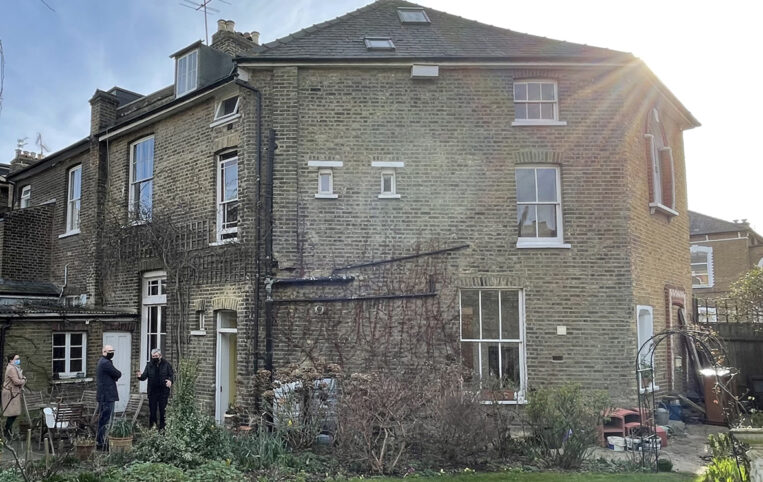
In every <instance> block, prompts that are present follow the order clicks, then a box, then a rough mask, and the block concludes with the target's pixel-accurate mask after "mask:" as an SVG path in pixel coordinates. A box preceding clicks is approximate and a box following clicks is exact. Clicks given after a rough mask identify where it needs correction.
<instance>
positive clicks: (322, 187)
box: [307, 161, 344, 199]
mask: <svg viewBox="0 0 763 482" xmlns="http://www.w3.org/2000/svg"><path fill="white" fill-rule="evenodd" d="M343 164H344V163H343V162H342V161H307V166H308V167H317V168H318V192H317V193H316V194H315V197H317V198H324V199H336V198H338V197H339V195H338V194H336V193H335V192H334V169H333V168H335V167H342V165H343Z"/></svg>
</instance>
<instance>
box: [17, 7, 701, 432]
mask: <svg viewBox="0 0 763 482" xmlns="http://www.w3.org/2000/svg"><path fill="white" fill-rule="evenodd" d="M218 27H219V31H218V32H217V33H216V34H215V35H214V36H213V42H212V44H211V45H210V46H206V45H203V44H202V43H200V42H197V43H194V44H191V45H189V46H188V47H186V48H184V49H182V50H180V51H178V52H176V53H175V54H173V56H172V57H173V59H174V62H175V65H176V79H175V83H174V84H173V85H172V86H169V87H167V88H165V89H162V90H160V91H158V92H155V93H153V94H149V95H146V96H141V95H139V94H135V93H132V92H128V91H125V90H123V89H119V88H116V87H115V88H114V89H112V90H110V91H108V92H103V91H97V92H96V94H95V95H94V96H93V98H92V99H91V100H90V103H91V105H92V123H91V132H90V134H89V137H87V138H85V139H83V141H81V142H80V143H77V144H75V145H73V146H70V147H69V148H67V149H64V150H63V151H60V152H59V153H56V154H53V155H50V156H48V157H46V158H45V159H43V160H40V161H38V162H37V163H35V164H33V165H31V166H28V167H26V168H22V169H20V170H16V171H14V172H12V173H11V174H9V176H8V179H9V180H10V181H12V182H13V183H14V185H15V186H16V187H17V189H16V192H15V193H14V203H15V204H16V206H19V207H20V205H21V203H22V196H23V192H24V191H23V187H22V186H24V185H25V183H26V184H28V185H29V186H30V190H29V192H30V193H31V194H30V195H31V197H30V198H29V199H30V201H29V203H28V204H27V206H28V207H25V208H24V209H20V210H18V211H14V213H12V215H11V216H15V215H17V214H18V215H19V216H21V215H26V213H27V212H28V213H30V214H29V216H33V214H31V213H33V212H37V211H39V210H42V211H44V212H45V213H46V214H45V215H47V216H48V218H49V219H50V220H49V221H47V222H48V223H49V224H50V226H51V228H50V230H49V232H48V231H45V232H44V233H43V234H42V235H41V236H42V237H43V238H45V239H44V241H43V242H44V243H45V244H43V245H42V246H44V248H43V249H42V250H40V251H44V252H46V253H47V252H49V253H50V256H49V258H50V261H49V263H50V269H49V270H48V272H47V274H46V273H45V272H44V270H43V271H41V272H39V273H38V274H36V275H35V276H34V277H33V278H35V279H34V280H32V281H36V282H49V283H50V282H53V283H55V286H57V287H60V286H61V285H62V281H63V280H62V279H61V275H62V273H65V272H67V271H66V269H65V268H66V266H67V265H68V266H69V268H68V273H69V275H68V276H69V280H68V281H69V282H68V283H67V286H66V290H67V291H66V294H70V296H77V295H83V297H82V298H81V299H82V300H83V301H84V302H85V303H84V306H83V307H81V308H80V309H87V310H93V311H94V312H95V313H94V316H92V319H93V320H96V321H97V322H96V323H90V324H89V325H88V326H87V327H84V328H83V327H81V326H80V328H82V329H83V330H85V331H84V332H86V333H87V334H88V340H90V341H89V343H88V346H87V348H86V351H87V352H88V353H95V352H97V351H98V350H99V346H100V344H101V341H102V340H101V338H102V337H103V334H104V333H108V334H109V336H111V337H112V338H113V339H115V340H117V341H116V342H117V343H119V344H120V348H118V352H120V353H124V352H128V353H127V354H128V355H129V356H128V357H127V358H126V359H122V360H121V361H120V362H121V363H123V364H124V365H125V366H127V365H129V367H130V369H129V370H123V372H128V373H132V372H134V371H135V370H136V369H137V368H138V367H139V366H141V365H142V364H143V363H145V361H146V359H147V356H148V353H149V351H150V348H151V347H153V346H162V347H163V348H164V350H165V353H166V354H167V356H168V358H170V359H171V360H172V361H177V359H178V358H179V357H192V358H197V359H200V360H202V363H201V365H200V367H199V375H200V379H201V383H200V384H199V388H198V390H199V399H200V400H203V401H204V402H205V403H206V404H207V405H206V406H207V407H208V410H209V411H210V413H211V412H213V411H214V412H215V415H216V417H217V418H218V420H222V416H223V414H224V412H225V410H226V409H227V408H228V406H229V405H233V404H241V405H244V406H247V407H249V406H251V404H252V403H254V396H255V394H254V390H253V386H252V376H251V375H252V374H253V372H254V371H255V370H257V369H259V368H263V367H264V368H268V369H272V368H276V369H277V368H278V367H282V366H284V365H285V364H287V363H291V362H297V363H304V362H317V361H321V360H325V361H328V362H334V363H339V364H341V365H343V366H344V368H345V369H346V370H347V371H364V370H375V369H395V370H403V371H405V370H425V369H427V367H428V366H429V365H430V364H433V363H434V364H443V363H446V362H454V361H456V360H461V361H462V363H463V364H464V365H465V366H467V367H468V368H470V369H472V370H473V372H474V374H475V375H474V380H475V381H477V380H482V382H483V385H488V386H490V387H491V388H497V389H499V391H498V392H497V393H498V394H499V396H500V398H501V401H502V402H504V403H510V404H514V403H523V402H525V401H526V400H527V398H528V397H529V396H531V394H529V392H530V391H531V390H532V389H533V388H537V387H541V386H544V385H547V384H557V383H562V382H566V381H577V382H580V383H583V384H584V385H585V386H587V387H595V388H606V389H609V390H610V392H611V393H612V395H613V396H614V397H615V398H616V399H620V400H632V399H633V397H634V394H635V384H634V382H633V380H634V364H635V360H636V351H637V345H638V343H639V341H644V340H646V339H647V338H648V337H649V335H650V334H651V333H653V332H657V331H660V330H661V329H664V328H665V327H675V326H677V324H678V323H679V321H678V320H679V317H678V310H680V309H688V308H689V306H687V299H690V297H691V284H690V271H689V249H688V242H687V240H688V236H687V233H688V230H689V220H688V211H687V203H686V175H685V167H684V151H683V143H682V131H683V130H684V129H689V128H693V127H696V126H698V125H699V123H698V122H697V121H696V119H694V117H693V116H692V115H691V114H690V113H689V112H688V111H687V110H686V109H685V108H684V107H683V106H682V105H681V104H680V102H679V101H678V100H677V99H676V98H675V97H674V96H673V95H672V94H671V93H670V92H669V91H668V89H667V88H666V87H665V86H664V85H662V84H661V83H660V81H659V80H658V79H657V78H656V77H655V76H654V75H653V74H652V73H651V72H650V71H649V70H648V68H647V67H646V66H645V65H644V64H643V63H642V62H641V61H639V60H638V59H636V58H634V57H633V56H631V55H630V54H625V53H622V52H616V51H612V50H607V49H601V48H595V47H589V46H584V45H578V44H572V43H568V42H561V41H554V40H549V39H546V38H541V37H535V36H531V35H526V34H520V33H516V32H513V31H509V30H505V29H500V28H496V27H492V26H488V25H483V24H479V23H477V22H473V21H470V20H465V19H463V18H460V17H456V16H452V15H449V14H446V13H443V12H438V11H436V10H432V9H429V8H422V7H419V6H416V5H414V4H411V3H407V2H403V1H399V0H380V1H377V2H375V3H372V4H370V5H368V6H366V7H363V8H361V9H359V10H357V11H354V12H351V13H349V14H347V15H345V16H342V17H339V18H337V19H334V20H331V21H328V22H324V23H322V24H319V25H315V26H313V27H310V28H308V29H305V30H302V31H300V32H297V33H295V34H293V35H290V36H289V37H286V38H283V39H279V40H276V41H274V42H271V43H269V44H265V45H258V44H257V41H258V39H257V37H258V36H257V34H256V33H253V34H241V33H237V32H235V31H234V30H233V27H234V25H233V22H225V21H220V22H219V23H218ZM77 169H80V171H79V174H76V173H77ZM73 173H74V174H73ZM77 176H80V177H77ZM71 179H74V182H81V188H80V190H79V191H76V190H74V191H73V190H72V189H70V186H71V184H72V181H71ZM46 189H48V190H51V194H43V193H44V192H45V190H46ZM56 189H57V190H58V191H57V193H56V194H52V190H56ZM75 191H76V192H75ZM38 193H39V194H38ZM77 196H79V197H77ZM75 198H76V199H75ZM51 199H53V201H51ZM72 206H77V207H76V211H77V213H78V223H79V224H78V229H72V228H74V225H73V224H72V219H71V217H70V213H71V212H73V210H74V209H75V208H74V207H72ZM46 219H47V218H46ZM75 231H76V232H75ZM46 233H47V234H46ZM18 236H21V234H20V231H19V230H18V229H17V230H12V229H9V226H8V225H7V224H6V226H5V232H4V239H5V241H4V250H3V268H2V269H3V271H2V272H3V273H5V266H6V263H10V264H9V266H10V265H12V263H13V259H14V258H21V259H25V256H19V255H18V254H17V253H20V251H16V248H14V250H12V251H13V253H14V254H11V253H10V252H9V250H8V249H7V248H8V246H9V244H8V243H9V241H8V240H9V238H13V239H18ZM24 236H27V238H26V239H27V240H28V239H30V238H31V236H29V235H28V234H26V235H24ZM69 243H70V244H69ZM27 244H28V243H27ZM18 249H21V248H20V247H19V248H18ZM15 272H16V273H18V270H16V271H15ZM98 312H103V313H104V315H103V316H102V317H101V318H99V317H98V316H96V315H97V313H98ZM107 314H108V315H110V316H123V317H126V318H125V320H120V321H110V320H109V319H107V318H108V317H107V316H106V315H107ZM119 314H121V315H119ZM18 323H20V322H19V320H18V319H11V318H8V321H7V325H8V326H9V327H10V328H9V329H8V334H7V338H6V342H5V343H6V349H10V348H8V347H11V346H13V347H14V348H13V349H16V348H15V346H16V345H14V343H17V340H18V339H19V338H18V337H19V336H20V332H23V329H22V328H16V325H17V324H18ZM96 325H97V328H95V327H94V326H96ZM28 329H31V328H28ZM14 330H16V333H18V334H16V335H14ZM87 330H90V331H87ZM50 333H51V334H53V331H51V332H50ZM55 333H59V332H58V331H55ZM117 335H120V336H119V337H117ZM45 336H49V335H47V334H46V335H45ZM53 336H55V334H53ZM114 337H116V338H114ZM44 338H45V337H41V340H43V342H42V343H44ZM112 338H110V339H112ZM67 346H68V345H67ZM128 347H129V348H128ZM68 349H69V348H67V350H68ZM95 360H96V356H89V357H88V359H87V366H88V367H90V369H91V370H92V367H93V364H94V362H95ZM41 363H43V364H44V363H46V361H45V359H44V357H43V359H42V360H41ZM673 365H674V362H673V356H672V355H671V345H670V344H667V345H663V346H660V348H659V350H658V352H657V354H656V367H657V368H656V370H657V376H656V385H657V386H659V388H660V389H667V388H671V387H674V386H676V383H675V382H674V379H675V378H676V377H674V373H673V372H674V369H676V368H675V367H674V366H673ZM127 383H128V385H127V389H129V390H133V391H134V390H141V389H142V388H143V387H140V386H139V384H137V383H136V382H135V380H129V381H128V382H127Z"/></svg>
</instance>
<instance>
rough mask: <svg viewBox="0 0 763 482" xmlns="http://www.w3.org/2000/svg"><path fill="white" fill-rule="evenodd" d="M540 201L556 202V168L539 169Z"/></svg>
mask: <svg viewBox="0 0 763 482" xmlns="http://www.w3.org/2000/svg"><path fill="white" fill-rule="evenodd" d="M537 172H538V201H539V202H556V200H557V199H556V169H538V170H537Z"/></svg>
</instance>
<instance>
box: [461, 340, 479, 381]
mask: <svg viewBox="0 0 763 482" xmlns="http://www.w3.org/2000/svg"><path fill="white" fill-rule="evenodd" d="M478 348H479V343H475V342H471V341H462V342H461V364H462V365H463V366H464V368H466V369H467V370H469V371H471V372H472V373H474V374H475V375H478V376H479V366H480V365H479V350H478Z"/></svg>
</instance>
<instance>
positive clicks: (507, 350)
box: [501, 343, 520, 390]
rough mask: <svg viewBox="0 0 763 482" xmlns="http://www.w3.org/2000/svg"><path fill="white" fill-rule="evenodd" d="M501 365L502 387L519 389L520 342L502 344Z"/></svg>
mask: <svg viewBox="0 0 763 482" xmlns="http://www.w3.org/2000/svg"><path fill="white" fill-rule="evenodd" d="M501 365H502V366H501V368H502V370H501V371H502V373H503V377H502V378H501V387H502V388H513V389H515V390H518V389H519V383H520V376H519V374H520V367H519V345H518V344H506V343H502V344H501Z"/></svg>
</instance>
